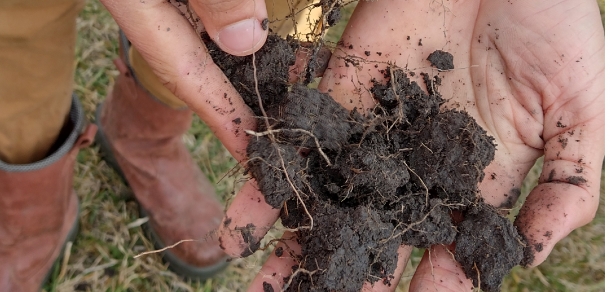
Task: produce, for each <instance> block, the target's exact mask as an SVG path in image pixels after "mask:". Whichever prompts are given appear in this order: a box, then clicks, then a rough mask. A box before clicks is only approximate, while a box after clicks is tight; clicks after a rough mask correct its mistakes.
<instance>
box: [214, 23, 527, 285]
mask: <svg viewBox="0 0 610 292" xmlns="http://www.w3.org/2000/svg"><path fill="white" fill-rule="evenodd" d="M269 39H270V40H271V41H269V40H268V41H267V43H265V45H264V46H263V48H262V49H261V50H260V51H259V53H261V55H259V53H256V60H257V66H259V65H258V64H260V66H261V67H260V68H259V70H258V73H259V78H258V81H259V90H260V96H261V100H262V103H263V107H264V109H265V112H266V114H267V116H268V117H269V119H268V120H267V123H268V125H267V123H266V122H265V119H264V117H262V111H260V108H259V106H258V97H257V95H256V92H255V91H254V86H253V85H252V83H251V82H253V78H252V76H248V74H253V72H252V70H251V68H252V67H251V66H252V65H251V56H246V57H233V56H226V55H225V56H224V57H223V55H221V52H220V51H218V50H216V51H215V50H211V54H212V56H213V58H214V61H215V63H216V64H218V66H219V67H220V68H221V69H223V71H224V72H225V74H227V76H229V79H230V80H231V81H232V82H233V85H234V86H235V87H236V88H238V91H239V90H241V91H240V94H242V96H244V95H245V97H244V99H245V100H246V102H247V104H248V105H250V106H251V107H252V108H253V110H254V112H255V113H256V114H257V115H259V116H260V118H259V119H258V121H259V122H258V127H257V134H256V135H255V136H253V137H252V138H251V140H250V143H249V145H248V148H247V153H248V156H249V161H248V163H247V171H248V173H249V174H251V175H252V177H254V178H255V179H256V180H257V182H258V186H259V188H260V190H261V192H262V193H263V195H264V196H265V201H266V202H267V203H268V204H269V205H271V206H273V207H274V208H278V209H280V217H281V220H282V224H283V225H284V226H286V227H288V228H294V229H299V231H298V232H297V234H298V236H299V238H298V241H299V243H300V244H301V246H302V255H301V256H300V257H298V258H296V260H297V262H298V265H296V266H295V267H293V271H295V272H296V273H297V274H296V275H294V277H293V278H292V281H291V283H290V285H289V287H288V288H287V291H359V290H360V289H361V288H362V285H363V283H364V282H365V281H369V282H377V281H380V282H378V284H379V283H381V285H389V284H390V280H391V279H392V277H393V276H392V274H393V272H394V270H395V268H396V264H397V249H398V246H399V245H400V244H408V245H413V246H417V247H420V248H427V247H430V246H431V245H434V244H449V243H452V242H454V241H455V240H456V239H457V240H458V241H459V242H462V243H461V244H459V249H458V250H456V258H457V257H458V256H459V255H458V254H459V253H464V255H463V256H462V257H461V258H462V261H460V263H461V264H462V266H463V267H464V269H466V270H471V269H472V264H473V263H476V264H477V267H478V269H479V270H480V271H482V274H481V275H480V279H481V282H482V287H486V288H495V285H496V284H497V282H498V281H501V279H502V276H503V275H504V274H505V273H507V272H508V270H510V268H512V267H513V266H514V265H516V264H518V263H519V262H520V261H521V260H522V258H523V247H521V246H520V245H518V244H514V243H515V242H519V240H520V236H519V235H518V234H517V232H516V230H515V229H514V227H512V224H511V223H510V222H509V221H508V220H506V219H504V218H503V217H501V216H500V215H498V213H497V211H496V210H495V209H494V208H493V207H491V206H488V205H486V204H484V203H483V202H482V201H481V200H480V195H479V190H478V188H477V184H478V183H480V182H481V181H482V180H483V178H484V175H485V174H484V172H483V170H484V169H485V167H486V166H487V165H488V164H489V163H490V162H491V161H492V160H493V158H494V152H495V145H494V143H493V138H492V137H491V136H488V135H487V133H486V132H485V131H484V130H483V129H482V128H481V127H480V126H479V125H478V124H477V123H476V121H475V120H474V119H473V118H472V117H471V116H469V115H468V114H467V113H466V112H465V111H459V110H455V109H453V110H441V104H443V103H444V102H445V100H444V99H443V98H442V97H441V95H440V94H439V92H438V90H437V89H438V87H439V86H440V85H441V79H440V77H439V76H429V75H428V74H424V73H422V74H420V76H421V78H423V80H424V83H425V85H426V88H424V89H422V88H420V87H419V85H418V84H417V83H416V82H415V80H412V79H411V78H417V76H415V74H413V75H411V76H409V75H408V74H407V72H404V71H402V70H396V69H390V67H387V68H386V69H383V70H382V71H381V72H382V73H383V75H384V78H383V79H382V80H372V81H373V84H374V85H373V87H372V88H371V89H370V92H371V93H372V95H373V97H374V98H375V99H376V100H377V102H378V103H379V104H378V106H377V107H376V108H374V109H372V110H371V111H369V112H367V113H366V114H361V113H359V112H357V111H356V110H355V109H354V110H348V109H345V108H343V107H341V106H340V105H339V104H338V103H337V102H335V101H334V100H333V99H332V98H331V97H330V96H329V95H328V94H324V93H320V92H319V91H317V90H314V89H309V88H307V87H306V86H304V85H301V84H295V85H293V86H292V87H291V88H290V89H289V88H288V82H287V80H288V78H287V71H288V66H289V65H291V64H292V63H293V62H294V57H289V56H288V54H289V53H291V52H294V51H295V48H294V47H293V46H292V45H290V43H289V42H286V41H283V40H282V39H279V38H277V37H275V36H273V35H270V38H269ZM212 45H213V44H212ZM280 48H281V49H280ZM212 51H213V52H212ZM223 54H224V53H223ZM265 54H271V55H272V56H266V55H265ZM274 54H275V55H274ZM239 58H242V59H239ZM278 58H280V59H278ZM429 59H431V60H432V61H431V62H433V63H436V65H435V66H438V67H439V69H441V68H445V69H448V68H449V67H451V68H452V66H453V64H452V63H453V62H452V61H451V62H450V63H451V64H449V63H447V62H449V60H452V56H451V55H450V54H448V53H444V52H442V53H436V55H435V56H431V57H429ZM260 60H265V61H264V62H263V63H258V62H259V61H260ZM265 62H269V63H265ZM240 66H241V67H240ZM248 68H250V69H248ZM248 70H250V71H249V72H248V73H244V72H245V71H248ZM284 71H285V72H286V74H285V75H284V73H283V72H284ZM392 81H393V82H392ZM239 88H241V89H239ZM267 126H269V127H267ZM456 211H457V212H464V213H465V214H466V220H465V221H464V222H462V223H460V225H457V224H456V223H455V222H454V221H453V220H452V218H451V216H450V213H451V212H456ZM468 224H471V225H472V228H473V229H474V230H469V228H468V227H467V226H469V225H468ZM246 227H254V226H250V225H248V226H246ZM240 230H241V232H242V237H243V238H244V241H245V242H246V243H247V244H249V245H250V246H249V247H248V248H246V250H244V253H243V254H242V255H244V256H247V255H249V254H251V253H252V252H253V251H255V250H256V249H257V248H258V243H257V242H255V241H256V240H257V239H255V238H254V237H253V236H252V233H250V232H249V231H246V230H250V229H248V228H246V229H240ZM471 238H474V240H473V239H471ZM465 241H468V244H464V242H465ZM473 246H475V248H474V249H473ZM519 248H520V249H519ZM275 253H276V255H277V254H278V253H279V254H283V250H280V249H279V248H278V249H276V250H275ZM303 271H307V272H303ZM467 275H469V277H470V278H471V279H477V277H478V275H476V276H477V277H474V276H473V275H474V274H472V272H471V271H470V272H468V271H467ZM473 277H474V278H473Z"/></svg>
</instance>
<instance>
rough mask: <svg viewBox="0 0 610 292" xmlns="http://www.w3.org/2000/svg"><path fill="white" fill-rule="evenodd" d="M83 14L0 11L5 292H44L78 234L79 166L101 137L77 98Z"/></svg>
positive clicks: (44, 4)
mask: <svg viewBox="0 0 610 292" xmlns="http://www.w3.org/2000/svg"><path fill="white" fill-rule="evenodd" d="M81 6H82V3H81V0H64V1H11V0H9V1H2V2H1V3H0V291H26V292H28V291H39V290H40V287H41V285H42V284H43V283H44V282H45V279H46V277H48V275H49V273H50V271H51V268H52V266H53V263H54V262H55V260H56V259H57V258H58V257H59V255H60V253H61V251H62V246H63V244H64V243H65V242H66V240H68V239H69V238H71V237H73V236H74V235H75V234H76V227H77V223H76V222H77V218H78V199H77V197H76V194H75V193H74V191H73V190H72V174H73V166H74V162H75V159H76V154H77V152H78V150H79V149H80V148H82V147H84V146H87V145H89V144H90V143H91V141H92V138H93V135H94V132H95V127H91V126H89V127H88V126H86V125H85V118H84V115H83V112H82V109H81V107H80V104H79V102H78V100H77V99H76V98H74V97H72V93H71V91H72V74H73V64H74V62H73V60H74V44H75V37H76V30H75V24H76V16H77V13H78V11H79V10H80V7H81Z"/></svg>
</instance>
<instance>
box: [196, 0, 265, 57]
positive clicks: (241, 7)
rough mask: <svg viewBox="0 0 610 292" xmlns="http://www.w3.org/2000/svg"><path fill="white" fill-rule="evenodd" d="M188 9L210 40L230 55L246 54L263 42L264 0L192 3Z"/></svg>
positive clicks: (256, 48) (204, 0) (200, 1)
mask: <svg viewBox="0 0 610 292" xmlns="http://www.w3.org/2000/svg"><path fill="white" fill-rule="evenodd" d="M191 6H192V8H193V10H195V13H197V15H198V16H199V17H200V18H201V22H203V26H204V27H205V30H206V31H207V33H208V34H209V35H210V38H212V40H214V42H215V43H216V44H217V45H218V46H219V47H220V48H221V49H222V50H223V51H225V52H227V53H229V54H231V55H235V56H245V55H250V54H252V53H254V52H256V51H258V49H260V48H261V47H262V46H263V44H264V43H265V40H266V39H267V33H268V30H267V23H268V19H267V8H266V6H265V1H264V0H195V1H191Z"/></svg>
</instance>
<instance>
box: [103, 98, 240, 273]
mask: <svg viewBox="0 0 610 292" xmlns="http://www.w3.org/2000/svg"><path fill="white" fill-rule="evenodd" d="M101 109H102V105H101V104H100V105H98V106H97V109H96V110H95V124H96V125H97V129H98V130H97V133H96V134H95V143H97V144H98V145H99V146H100V153H101V155H102V159H104V161H106V163H107V164H108V165H109V166H110V167H111V168H112V169H114V171H116V172H117V174H118V175H119V176H120V177H121V179H122V180H123V182H124V183H125V184H126V185H127V186H129V182H127V179H126V178H125V175H124V174H123V171H122V170H121V168H120V167H119V164H118V162H117V161H116V158H115V157H114V154H113V152H112V148H111V146H110V142H109V141H108V139H106V136H104V128H103V127H102V124H101V122H100V121H101V119H100V115H101ZM136 201H137V199H136ZM140 217H147V213H146V211H145V210H144V209H143V208H142V206H140ZM144 231H145V232H146V233H147V235H148V239H150V240H152V242H153V244H154V246H155V248H157V249H162V248H165V246H164V245H163V243H162V241H161V238H160V237H159V235H157V233H156V232H155V231H154V229H153V228H152V226H150V223H148V222H146V223H144ZM161 254H162V256H163V260H164V261H165V262H167V263H168V264H169V269H170V270H172V271H173V272H174V273H176V274H177V275H179V276H182V277H185V278H188V279H191V280H197V281H204V280H207V279H209V278H211V277H213V276H214V275H215V274H217V273H219V272H220V271H222V270H224V269H225V268H226V267H227V266H228V265H229V263H228V261H229V258H228V257H226V258H224V259H222V260H220V261H218V262H217V263H215V264H213V265H211V266H207V267H196V266H193V265H189V264H187V263H186V262H184V261H183V260H181V259H180V258H178V257H177V256H176V255H175V254H174V253H172V252H171V250H170V249H167V250H165V251H163V252H161Z"/></svg>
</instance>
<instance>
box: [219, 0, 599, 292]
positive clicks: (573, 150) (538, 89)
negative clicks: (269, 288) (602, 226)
mask: <svg viewBox="0 0 610 292" xmlns="http://www.w3.org/2000/svg"><path fill="white" fill-rule="evenodd" d="M439 49H440V50H444V51H446V52H449V53H451V54H453V56H454V64H455V69H453V70H449V71H445V72H439V71H438V70H437V69H436V68H433V67H431V66H430V63H429V62H428V61H426V58H427V57H428V55H429V54H430V53H432V52H433V51H435V50H439ZM346 57H349V58H354V57H356V58H362V59H365V60H367V61H366V62H360V63H359V65H358V66H354V65H348V64H350V63H348V62H345V58H346ZM387 62H392V63H394V64H395V65H396V66H398V67H402V68H406V69H407V70H409V71H415V72H426V73H429V74H438V75H439V76H440V77H442V78H443V81H442V86H440V87H439V90H440V92H441V94H442V96H443V97H444V98H445V99H448V102H447V103H446V104H445V107H447V108H460V109H464V110H466V111H468V112H469V113H470V115H472V116H473V117H474V118H475V119H476V120H477V122H478V123H479V124H480V125H481V126H482V127H483V128H484V129H485V130H487V132H488V134H490V135H492V136H494V138H495V142H496V144H497V152H496V155H495V160H494V161H493V162H492V164H491V165H490V166H488V167H487V168H486V170H485V173H486V176H485V179H484V181H483V182H482V183H481V184H480V189H481V195H482V196H483V198H484V199H485V201H487V202H488V203H490V204H493V205H495V206H498V207H501V208H506V209H510V208H512V207H513V205H514V203H515V201H516V199H517V197H518V196H519V194H520V187H521V183H522V181H523V179H524V178H525V176H526V175H527V173H528V171H529V169H530V168H531V167H532V165H533V164H534V162H535V160H536V159H537V158H538V157H540V156H541V155H545V159H544V165H543V169H542V174H541V177H540V184H539V185H538V186H537V187H536V188H535V189H534V190H533V191H532V192H531V194H530V195H529V197H528V199H527V201H526V203H525V205H524V207H523V209H522V210H521V212H520V214H519V216H518V218H517V221H516V225H517V226H518V228H519V230H520V231H521V232H522V234H524V235H525V236H526V239H527V241H528V246H529V248H530V249H531V250H532V251H533V252H534V258H533V259H531V260H530V261H529V262H524V264H528V265H538V264H540V263H541V262H542V261H544V259H545V258H546V257H547V256H548V254H549V253H550V251H551V250H552V248H553V246H554V245H555V243H557V241H559V240H560V239H562V238H564V237H565V236H567V235H568V234H569V233H570V232H571V231H572V230H574V229H575V228H578V227H580V226H582V225H584V224H586V223H588V222H590V221H591V220H592V218H593V217H594V215H595V211H596V209H597V205H598V202H599V198H598V194H599V185H600V174H601V167H602V160H603V147H604V97H603V95H604V78H603V77H604V37H603V27H602V24H601V19H600V16H599V10H598V8H597V3H595V2H594V1H580V0H574V1H570V0H569V1H563V2H559V1H545V0H537V1H510V0H509V1H455V2H452V1H432V2H428V1H403V0H381V1H371V2H369V1H362V2H360V3H359V4H358V7H357V8H356V10H355V11H354V14H353V15H352V18H351V20H350V22H349V23H348V25H347V28H346V31H345V32H344V34H343V37H342V41H341V42H340V46H339V47H338V48H337V49H336V50H335V53H334V55H333V58H332V59H331V61H330V63H329V66H328V69H327V71H326V73H325V75H324V78H323V79H322V82H321V83H320V87H319V88H320V90H322V91H327V92H329V93H330V94H331V95H332V96H333V98H335V99H336V100H337V101H339V102H340V103H341V104H342V105H344V106H345V107H347V108H348V109H351V108H354V107H357V108H358V109H360V110H364V109H366V108H370V107H372V106H373V105H374V101H373V99H372V97H371V96H370V94H369V93H368V90H367V89H368V88H370V87H371V86H372V83H371V82H370V80H371V79H373V78H376V79H378V80H380V79H383V75H382V74H381V73H380V72H379V68H376V67H375V66H376V65H377V66H379V64H380V63H387ZM250 188H251V189H252V191H251V192H249V193H250V194H251V195H249V197H248V195H245V194H244V195H241V198H240V197H239V196H238V198H236V201H235V202H234V203H233V205H232V206H231V207H230V208H229V210H228V214H229V215H228V216H232V218H233V219H234V222H232V223H231V224H230V225H231V226H233V225H235V226H245V225H246V224H247V223H254V224H255V225H256V226H268V225H270V224H269V222H273V221H274V220H275V218H277V214H278V212H276V211H270V212H263V211H261V212H260V213H261V214H262V213H264V214H265V215H263V216H262V217H261V215H260V214H258V212H254V213H256V214H258V215H244V213H245V212H243V210H246V209H247V208H246V207H245V206H246V205H245V204H246V202H247V200H246V199H245V198H246V197H248V198H249V199H250V201H251V199H252V197H254V196H257V195H254V193H255V192H254V191H253V189H254V188H255V186H250ZM246 189H248V186H246ZM242 193H245V192H243V190H242ZM241 204H244V205H243V206H242V205H241ZM262 209H263V208H261V210H262ZM265 209H266V210H270V209H267V208H265ZM247 213H249V214H252V212H247ZM226 227H228V226H225V228H226ZM263 233H264V231H263ZM235 240H236V239H235V237H234V236H225V238H223V244H224V245H225V247H226V248H227V251H228V252H229V253H232V251H233V253H235V254H239V252H240V251H242V250H243V245H242V244H240V243H239V242H237V243H236V244H233V243H232V241H233V242H234V241H235ZM238 241H239V240H238ZM283 244H286V245H288V246H290V247H291V248H293V249H298V247H297V246H296V244H295V243H294V242H289V241H288V242H285V243H283ZM450 251H451V247H444V246H435V247H433V248H431V249H429V251H428V252H426V255H425V256H424V258H423V259H422V261H421V264H420V266H419V267H418V269H417V271H416V274H415V276H414V278H413V281H412V284H411V290H414V291H425V290H427V289H430V290H434V291H437V290H438V291H462V290H470V288H471V287H472V282H471V281H470V280H468V279H467V278H466V276H465V274H464V272H463V271H462V269H461V267H460V265H459V264H458V263H457V262H455V261H454V260H453V258H452V255H451V254H450ZM409 253H410V248H409V247H402V248H401V250H400V253H399V254H400V256H401V258H403V259H406V258H407V257H408V255H409ZM292 264H293V263H292V262H291V260H290V259H285V258H282V259H281V258H278V257H276V256H274V255H272V256H271V258H270V259H269V260H268V262H267V263H266V264H265V266H264V267H263V269H262V271H261V273H260V274H259V276H258V277H257V279H256V280H255V282H254V283H253V285H252V287H251V290H262V282H263V281H267V282H269V283H274V281H270V280H269V279H270V278H273V277H277V278H278V279H277V280H278V281H275V282H277V283H281V280H282V278H281V277H285V276H286V275H287V274H290V267H291V266H292ZM401 271H402V268H401V267H399V268H398V269H397V272H396V273H397V274H398V273H400V272H401ZM432 271H433V272H432ZM272 275H277V276H272ZM264 279H266V280H264ZM398 279H400V277H399V276H397V277H395V280H396V281H398ZM274 285H275V284H274ZM395 285H396V283H394V285H393V287H389V288H388V287H386V286H383V285H368V284H367V287H365V289H371V288H372V289H373V290H375V291H382V290H387V289H394V287H395ZM277 288H280V287H279V285H278V286H277Z"/></svg>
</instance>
